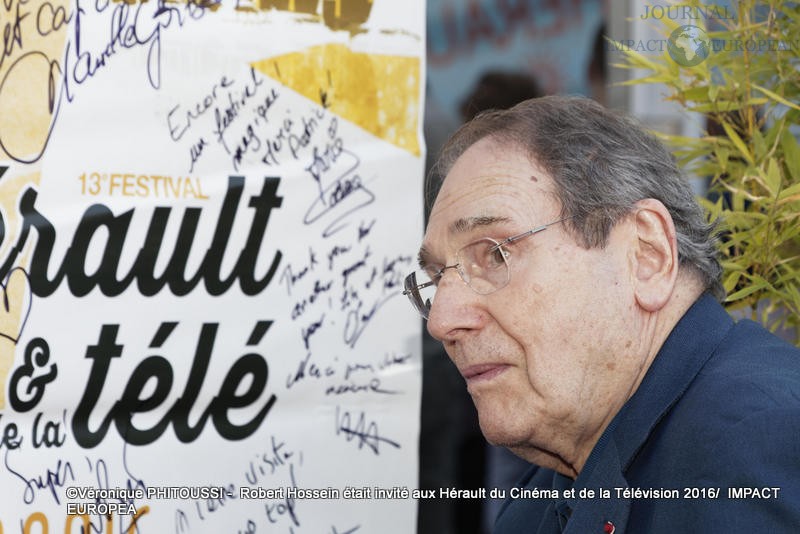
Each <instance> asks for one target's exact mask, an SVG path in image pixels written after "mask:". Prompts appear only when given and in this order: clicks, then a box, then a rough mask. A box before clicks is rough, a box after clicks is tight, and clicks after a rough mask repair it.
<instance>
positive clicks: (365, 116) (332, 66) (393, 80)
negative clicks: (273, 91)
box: [252, 44, 420, 156]
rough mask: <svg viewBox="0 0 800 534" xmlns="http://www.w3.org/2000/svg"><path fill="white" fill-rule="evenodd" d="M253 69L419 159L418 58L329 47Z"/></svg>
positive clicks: (258, 64)
mask: <svg viewBox="0 0 800 534" xmlns="http://www.w3.org/2000/svg"><path fill="white" fill-rule="evenodd" d="M252 66H253V68H255V69H256V70H258V71H259V72H262V73H264V74H266V75H267V76H269V77H271V78H274V79H275V80H278V81H279V82H280V83H282V84H283V85H285V86H287V87H289V88H290V89H293V90H295V91H297V92H298V93H300V94H301V95H303V96H305V97H306V98H308V99H310V100H313V101H315V102H317V103H319V104H322V105H324V106H325V107H327V108H328V109H329V110H330V111H332V112H333V113H335V114H336V115H338V116H340V117H342V118H344V119H346V120H348V121H350V122H352V123H354V124H357V125H358V126H360V127H361V128H363V129H365V130H367V131H368V132H370V133H372V134H374V135H375V136H377V137H379V138H381V139H383V140H385V141H388V142H389V143H392V144H394V145H396V146H398V147H400V148H402V149H405V150H408V151H409V152H411V153H412V154H414V155H415V156H419V155H420V146H419V137H418V129H419V114H420V103H419V94H420V61H419V58H414V57H406V56H390V55H382V54H367V53H362V52H353V51H351V50H350V49H349V48H348V47H347V46H345V45H342V44H327V45H321V46H315V47H312V48H309V49H306V50H304V51H300V52H292V53H290V54H285V55H282V56H277V57H273V58H269V59H263V60H261V61H257V62H255V63H253V65H252Z"/></svg>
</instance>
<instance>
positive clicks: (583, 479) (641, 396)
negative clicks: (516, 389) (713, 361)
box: [556, 294, 733, 533]
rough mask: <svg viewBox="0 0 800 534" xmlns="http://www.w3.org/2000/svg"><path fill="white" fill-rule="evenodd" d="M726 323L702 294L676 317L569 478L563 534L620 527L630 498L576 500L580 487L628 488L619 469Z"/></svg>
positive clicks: (726, 328) (668, 406) (687, 380)
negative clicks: (575, 473)
mask: <svg viewBox="0 0 800 534" xmlns="http://www.w3.org/2000/svg"><path fill="white" fill-rule="evenodd" d="M732 326H733V320H732V319H731V317H730V316H729V315H728V314H727V312H725V310H724V309H723V308H722V306H720V305H719V303H718V302H717V301H716V300H715V299H714V298H713V297H712V296H710V295H708V294H704V295H703V296H701V297H700V298H699V299H698V300H697V301H696V302H695V303H694V304H693V305H692V306H691V308H689V310H688V311H687V312H686V313H685V314H684V316H683V317H682V318H681V319H680V321H678V323H677V324H676V325H675V327H674V328H673V330H672V332H671V333H670V335H669V336H668V337H667V340H666V341H665V342H664V345H663V346H662V347H661V349H660V350H659V352H658V354H657V355H656V357H655V359H654V360H653V363H652V364H651V366H650V369H648V371H647V373H646V374H645V377H644V379H643V380H642V382H641V384H640V385H639V388H638V389H637V390H636V392H635V393H634V394H633V395H632V396H631V398H630V399H628V402H626V403H625V405H624V406H623V407H622V409H621V410H620V411H619V413H618V414H617V415H616V416H615V417H614V419H613V420H612V421H611V423H610V424H609V426H608V427H607V428H606V430H605V431H604V432H603V434H602V435H601V437H600V439H599V440H598V442H597V444H596V445H595V447H594V449H592V452H591V454H590V455H589V458H588V459H587V461H586V464H585V465H584V468H583V470H581V473H580V475H579V476H578V478H577V479H576V480H575V483H574V485H573V488H575V489H576V498H575V499H568V504H569V505H570V508H571V510H572V513H571V515H570V520H569V523H568V524H567V528H566V530H565V531H564V532H565V533H585V532H603V526H604V524H605V522H606V521H611V522H612V524H613V525H614V526H615V527H616V532H617V533H619V532H624V531H625V525H626V523H627V519H628V514H629V512H630V504H631V503H630V499H626V498H617V496H616V494H613V493H612V495H611V496H610V497H611V498H609V499H597V498H595V499H581V498H580V497H579V495H580V491H581V490H582V489H587V490H588V489H593V490H595V491H599V488H601V487H602V488H606V489H611V488H627V487H628V482H627V480H626V479H625V472H626V471H627V469H628V467H629V466H630V464H631V462H633V460H634V459H635V457H636V454H637V452H638V451H639V450H640V449H641V448H642V446H644V444H645V442H646V441H647V438H648V436H649V435H650V433H651V432H652V431H653V429H654V427H655V426H656V424H658V422H659V421H660V420H661V419H662V418H663V417H664V415H665V414H666V413H667V412H669V410H670V409H671V408H672V406H673V405H674V404H675V403H676V402H677V401H678V399H680V397H681V396H682V395H683V393H684V392H685V391H686V389H687V388H688V387H689V385H690V384H691V382H692V381H693V380H694V378H695V377H696V376H697V374H698V373H699V372H700V369H702V367H703V366H704V365H705V363H706V361H708V359H709V358H710V357H711V355H712V354H713V353H714V351H715V349H716V348H717V346H718V345H719V344H720V342H721V341H722V339H723V338H724V337H725V335H726V333H727V332H728V331H729V330H730V328H731V327H732ZM556 476H561V475H556ZM612 491H613V490H612Z"/></svg>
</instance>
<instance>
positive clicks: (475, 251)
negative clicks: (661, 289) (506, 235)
mask: <svg viewBox="0 0 800 534" xmlns="http://www.w3.org/2000/svg"><path fill="white" fill-rule="evenodd" d="M507 257H508V252H507V251H506V250H505V249H504V248H503V247H501V246H500V245H499V244H498V243H497V241H495V240H494V239H491V238H489V237H486V238H484V239H481V240H480V241H475V242H474V243H470V244H469V245H467V246H465V247H464V248H462V249H461V250H460V251H459V252H458V256H457V258H458V264H459V266H460V267H459V274H461V278H463V279H464V281H465V282H466V283H467V284H468V285H469V287H471V288H472V289H473V290H474V291H475V292H476V293H479V294H481V295H488V294H489V293H491V292H493V291H497V290H498V289H500V288H503V287H505V286H506V284H508V277H509V274H508V262H507Z"/></svg>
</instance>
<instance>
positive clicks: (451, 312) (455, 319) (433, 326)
mask: <svg viewBox="0 0 800 534" xmlns="http://www.w3.org/2000/svg"><path fill="white" fill-rule="evenodd" d="M451 267H452V268H451ZM445 269H446V270H445V271H444V273H443V274H442V277H441V279H440V280H439V285H438V287H437V288H436V295H435V297H434V299H433V302H432V303H431V309H430V312H429V313H428V332H429V333H430V334H431V336H433V337H434V338H436V339H438V340H439V341H452V340H454V339H456V338H457V337H458V335H459V334H460V333H462V332H465V331H468V330H472V329H474V328H476V327H477V326H478V325H479V319H480V314H479V313H477V309H476V304H477V303H478V301H479V300H480V298H481V296H480V295H478V294H477V293H475V292H474V291H473V290H472V289H471V288H470V287H469V286H468V285H467V284H466V283H464V280H463V279H462V278H461V276H460V275H459V273H458V269H457V268H456V266H455V265H453V266H448V267H447V268H445Z"/></svg>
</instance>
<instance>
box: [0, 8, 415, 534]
mask: <svg viewBox="0 0 800 534" xmlns="http://www.w3.org/2000/svg"><path fill="white" fill-rule="evenodd" d="M0 9H2V19H0V21H1V22H2V26H3V29H4V33H3V35H4V47H3V51H2V56H1V57H0V281H2V287H1V288H0V293H2V305H1V306H0V382H1V383H2V385H3V387H2V389H0V455H2V462H3V464H2V467H1V468H0V532H4V533H6V534H8V533H11V532H20V533H23V534H28V533H36V534H39V533H42V534H46V533H57V532H58V533H60V532H64V533H65V534H66V533H78V532H85V533H88V532H92V533H108V534H110V533H126V532H128V533H130V532H136V533H145V534H149V533H158V534H162V533H171V532H174V533H175V534H183V533H211V532H213V533H219V532H229V533H248V534H254V533H262V532H270V533H287V534H290V533H291V534H301V533H315V534H345V533H361V532H382V533H402V534H406V533H408V532H413V530H414V529H415V525H416V501H415V500H414V499H413V495H411V494H410V493H409V492H410V491H411V490H413V489H414V488H415V487H416V482H417V465H418V464H417V441H418V434H419V425H418V419H419V399H420V354H419V352H420V345H421V343H420V322H419V321H418V320H417V318H416V317H415V316H414V314H413V311H412V310H411V307H410V306H409V305H408V303H407V302H406V301H405V297H403V296H402V295H401V293H402V280H403V277H404V275H405V274H406V273H407V272H408V271H410V270H413V268H414V263H415V261H416V259H415V248H416V247H417V246H418V243H419V238H420V235H421V234H422V206H421V198H422V194H421V190H422V174H423V157H424V144H423V141H422V136H421V133H420V132H421V125H422V111H421V110H422V107H423V102H422V100H423V89H422V88H423V87H424V68H425V65H424V59H423V58H424V52H425V6H424V2H422V1H421V0H411V1H407V2H402V3H401V2H394V1H392V0H320V1H317V0H313V1H304V0H282V1H281V0H271V1H270V0H258V1H255V2H249V1H246V0H236V1H231V2H228V0H224V1H222V2H214V1H203V0H189V1H167V0H149V1H147V0H144V1H141V2H139V1H135V0H131V1H127V0H125V1H119V0H117V1H115V0H72V1H71V2H69V1H64V0H5V1H4V2H3V5H2V7H0Z"/></svg>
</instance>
